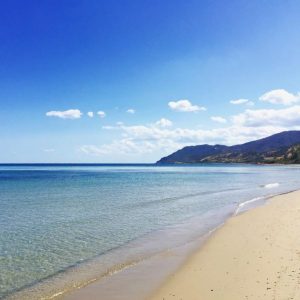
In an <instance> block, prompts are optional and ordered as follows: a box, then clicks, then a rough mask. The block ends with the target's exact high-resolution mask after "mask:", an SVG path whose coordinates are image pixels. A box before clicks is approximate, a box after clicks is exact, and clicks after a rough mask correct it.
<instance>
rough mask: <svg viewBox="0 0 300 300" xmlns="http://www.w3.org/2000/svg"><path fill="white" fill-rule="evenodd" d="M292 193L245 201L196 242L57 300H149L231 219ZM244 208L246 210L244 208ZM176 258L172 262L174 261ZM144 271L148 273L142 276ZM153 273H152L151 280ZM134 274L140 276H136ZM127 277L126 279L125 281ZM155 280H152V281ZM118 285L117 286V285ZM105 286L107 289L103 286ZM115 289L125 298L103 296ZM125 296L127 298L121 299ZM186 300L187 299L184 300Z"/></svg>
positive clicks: (110, 295) (157, 256) (114, 295)
mask: <svg viewBox="0 0 300 300" xmlns="http://www.w3.org/2000/svg"><path fill="white" fill-rule="evenodd" d="M293 192H294V191H288V192H284V193H283V194H278V195H268V196H265V197H258V198H253V199H250V200H247V201H245V202H242V203H240V204H239V205H238V206H237V207H236V209H235V210H234V211H232V213H230V214H229V215H228V216H227V218H225V219H224V220H223V221H222V222H221V223H219V224H218V225H217V226H215V227H213V228H211V229H210V230H208V231H206V233H204V234H202V235H201V236H198V237H197V238H195V239H193V240H191V241H189V242H187V243H185V244H183V245H179V246H177V247H175V248H172V249H171V250H170V252H172V253H171V254H170V253H169V254H167V253H168V252H169V251H168V250H167V251H163V252H160V253H157V254H156V255H155V256H154V257H151V258H150V259H148V260H146V261H143V262H141V264H139V265H136V266H134V267H133V268H134V270H132V268H129V270H122V272H120V273H117V274H114V276H111V277H110V278H104V279H103V280H101V281H96V282H94V283H91V284H88V285H85V286H84V287H82V288H79V289H76V290H73V291H71V292H69V293H67V294H65V295H63V296H62V297H59V298H56V299H64V300H81V299H89V300H92V299H99V298H98V297H99V296H100V298H101V299H104V298H105V299H112V300H115V299H118V300H119V299H122V300H123V299H128V300H133V299H134V300H140V299H152V298H149V296H151V295H155V293H156V292H157V291H158V290H160V289H161V286H163V285H164V284H165V282H166V281H168V279H169V278H172V277H173V276H174V274H176V273H177V272H178V271H179V270H180V269H181V268H182V267H183V266H184V265H185V264H186V262H187V261H188V260H189V259H190V257H192V256H193V255H194V254H195V253H197V252H198V251H201V249H202V247H204V246H205V244H206V243H207V242H208V241H209V240H210V239H211V238H212V237H213V236H214V234H215V233H216V232H218V231H219V230H220V229H222V228H223V226H226V223H227V222H228V220H230V219H231V218H234V217H236V216H239V215H242V214H244V213H247V212H248V211H251V210H253V209H255V208H256V207H261V206H264V205H265V204H266V203H268V201H270V199H272V198H273V197H277V196H280V195H284V194H289V193H293ZM244 206H245V207H244ZM174 257H175V259H174ZM161 265H164V268H166V270H164V272H162V271H161V270H160V266H161ZM145 267H146V268H147V271H146V272H145ZM152 272H155V275H154V276H153V274H152ZM136 274H139V276H137V275H136ZM126 276H127V277H128V278H126ZM137 277H141V278H143V281H142V284H143V285H145V282H147V286H146V287H145V286H144V287H141V286H140V285H141V283H140V282H139V281H141V280H140V278H138V280H137V281H136V279H137ZM153 277H154V278H153ZM124 282H126V283H127V286H126V287H123V286H122V285H123V284H124ZM133 283H134V285H136V287H137V286H138V287H137V290H138V291H137V292H133V293H132V292H131V293H129V296H128V295H127V292H128V287H129V289H130V285H132V284H133ZM118 284H119V285H118ZM105 285H107V286H105ZM116 286H117V287H118V289H119V286H121V290H122V289H123V290H124V291H123V292H124V294H123V293H122V296H121V297H119V296H118V295H116V294H114V293H113V292H106V291H105V290H116ZM124 295H126V297H125V296H124ZM141 297H142V298H141ZM187 299H189V298H187Z"/></svg>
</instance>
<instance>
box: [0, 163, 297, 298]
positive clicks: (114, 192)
mask: <svg viewBox="0 0 300 300" xmlns="http://www.w3.org/2000/svg"><path fill="white" fill-rule="evenodd" d="M299 188H300V167H298V166H280V165H272V166H269V165H246V164H200V165H196V164H195V165H162V166H161V165H152V164H4V165H3V164H2V165H0V299H56V298H59V297H64V296H65V295H68V294H69V293H71V292H72V291H73V290H78V289H79V288H81V287H84V286H86V285H88V284H89V283H93V282H94V283H95V282H101V280H102V281H103V280H108V278H112V279H113V278H114V277H116V276H120V274H122V272H125V270H126V272H128V271H130V270H134V269H135V268H138V266H139V265H142V264H144V265H147V264H148V265H147V268H148V269H149V262H151V260H153V258H155V257H159V256H160V255H161V254H164V255H165V254H166V253H172V249H177V248H180V247H184V246H185V245H188V244H189V243H192V242H193V241H195V240H197V239H201V238H203V237H205V236H207V235H209V233H211V232H213V230H215V229H216V228H218V227H219V226H221V225H222V224H223V223H224V222H225V221H226V219H227V218H229V217H231V216H233V215H235V214H238V213H243V212H244V211H245V210H247V209H250V208H252V207H254V206H257V205H262V204H264V203H265V202H266V201H267V199H268V198H269V197H271V196H273V195H277V194H281V193H286V192H289V191H293V190H296V189H299ZM166 269H167V267H166ZM118 274H119V275H118ZM132 274H134V272H133V271H132ZM145 274H146V273H145ZM145 274H144V275H143V276H146V275H147V274H146V275H145ZM132 278H133V282H138V280H137V279H138V278H135V279H134V275H132ZM118 284H120V283H118ZM127 285H130V284H129V283H128V284H127ZM104 286H105V284H104ZM107 286H108V285H107ZM109 286H112V288H111V289H112V291H113V292H111V294H110V296H107V298H106V299H109V298H110V297H111V299H125V298H126V297H125V296H124V294H122V295H118V293H121V292H120V291H118V289H116V288H113V284H111V283H109ZM122 293H125V292H124V291H122ZM111 295H112V296H111ZM113 296H114V297H115V298H113ZM118 297H119V298H118ZM138 297H141V295H140V296H137V298H138ZM127 298H128V299H130V298H132V299H133V298H134V297H133V296H132V297H130V296H128V297H127ZM103 299H104V298H103ZM140 299H141V298H140Z"/></svg>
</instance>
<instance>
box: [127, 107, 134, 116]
mask: <svg viewBox="0 0 300 300" xmlns="http://www.w3.org/2000/svg"><path fill="white" fill-rule="evenodd" d="M126 112H127V113H129V114H132V115H133V114H135V109H133V108H129V109H127V111H126Z"/></svg>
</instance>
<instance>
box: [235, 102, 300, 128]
mask: <svg viewBox="0 0 300 300" xmlns="http://www.w3.org/2000/svg"><path fill="white" fill-rule="evenodd" d="M232 120H233V123H234V124H236V125H238V126H249V127H260V126H270V125H272V126H285V127H288V126H300V106H299V105H295V106H292V107H289V108H285V109H258V110H250V109H247V110H246V111H245V112H243V113H241V114H238V115H236V116H233V117H232Z"/></svg>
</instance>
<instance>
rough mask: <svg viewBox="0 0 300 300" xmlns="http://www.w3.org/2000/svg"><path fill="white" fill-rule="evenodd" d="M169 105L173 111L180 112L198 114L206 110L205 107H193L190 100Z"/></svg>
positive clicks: (173, 102) (171, 102)
mask: <svg viewBox="0 0 300 300" xmlns="http://www.w3.org/2000/svg"><path fill="white" fill-rule="evenodd" d="M168 105H169V107H170V108H171V109H172V110H175V111H180V112H198V111H205V110H206V108H205V107H203V106H198V105H193V104H192V103H191V102H190V101H189V100H178V101H170V102H169V103H168Z"/></svg>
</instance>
